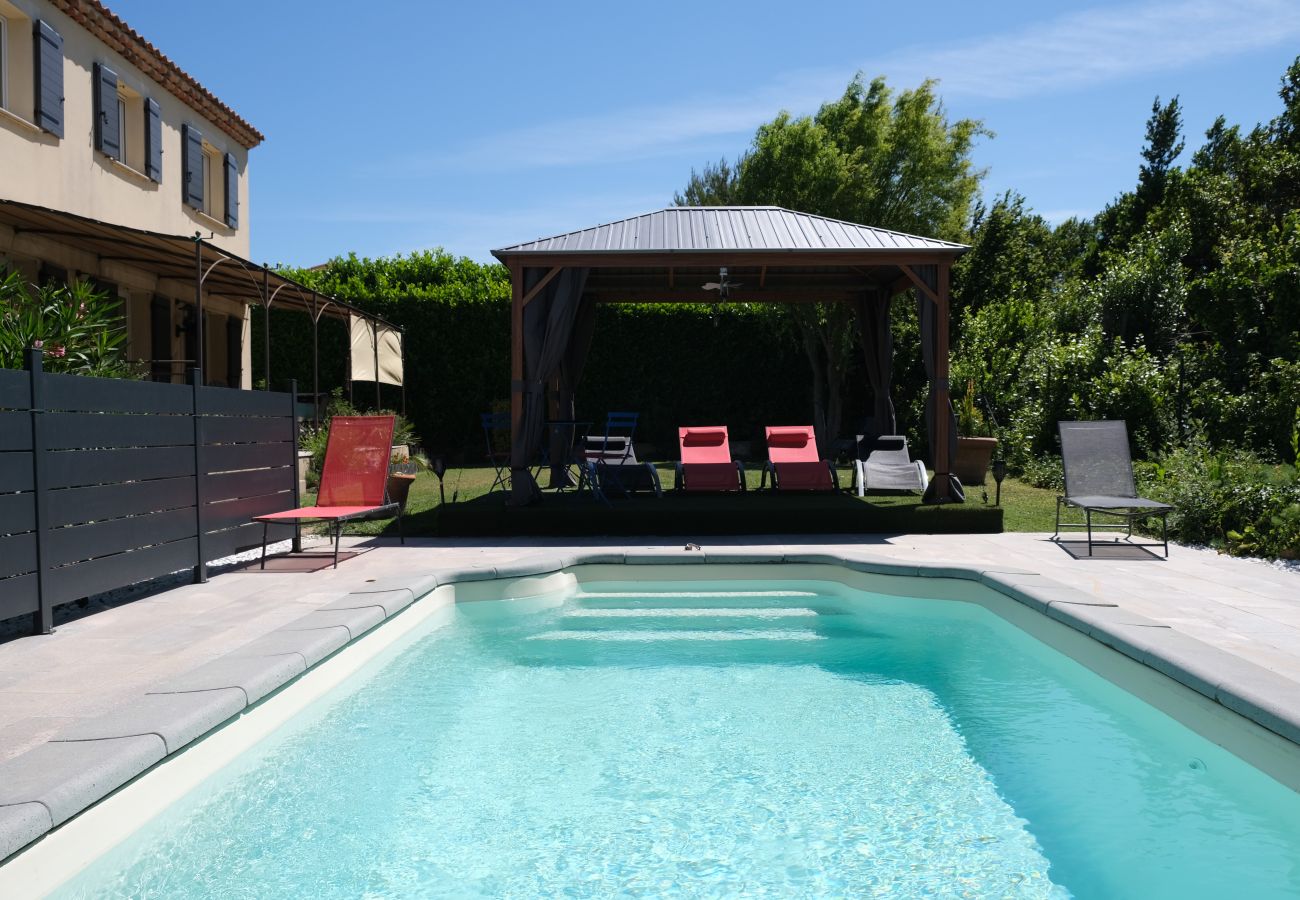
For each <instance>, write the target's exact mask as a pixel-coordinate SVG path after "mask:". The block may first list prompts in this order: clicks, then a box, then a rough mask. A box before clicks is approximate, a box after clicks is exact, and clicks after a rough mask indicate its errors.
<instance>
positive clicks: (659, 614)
mask: <svg viewBox="0 0 1300 900" xmlns="http://www.w3.org/2000/svg"><path fill="white" fill-rule="evenodd" d="M818 615H819V613H818V612H817V610H815V609H809V608H808V607H806V606H667V607H665V606H652V607H642V606H626V607H620V606H613V607H596V608H579V609H572V610H569V611H568V612H566V613H565V614H564V617H565V618H566V619H660V618H701V617H705V618H719V619H721V618H754V619H804V618H814V617H816V616H818Z"/></svg>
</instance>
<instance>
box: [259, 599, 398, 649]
mask: <svg viewBox="0 0 1300 900" xmlns="http://www.w3.org/2000/svg"><path fill="white" fill-rule="evenodd" d="M386 618H388V615H387V613H386V612H385V610H384V608H383V607H382V606H379V605H378V604H371V605H369V606H360V607H352V608H350V609H318V610H316V611H315V612H309V613H307V615H305V616H303V617H302V618H301V619H295V620H293V621H292V622H290V623H289V624H288V625H281V626H280V629H279V630H280V631H317V630H319V629H323V628H335V627H340V626H341V627H343V628H346V629H347V630H348V640H349V641H352V640H356V639H357V638H359V637H361V635H363V634H365V633H366V632H367V631H369V630H370V629H372V628H374V627H375V626H376V625H378V624H379V623H380V622H382V621H384V619H386Z"/></svg>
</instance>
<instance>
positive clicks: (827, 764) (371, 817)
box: [62, 581, 1300, 898]
mask: <svg viewBox="0 0 1300 900" xmlns="http://www.w3.org/2000/svg"><path fill="white" fill-rule="evenodd" d="M526 610H531V611H526ZM617 894H626V895H646V894H654V895H670V896H671V895H678V896H736V895H742V894H743V895H749V896H774V897H788V896H819V897H820V896H845V895H888V896H918V895H926V896H930V895H936V896H966V897H990V896H999V897H1058V896H1059V897H1065V896H1077V897H1104V898H1118V897H1142V898H1150V897H1178V898H1195V897H1227V896H1232V897H1251V898H1268V897H1284V896H1296V895H1297V894H1300V796H1298V795H1296V794H1294V793H1293V792H1291V791H1288V790H1286V789H1285V788H1283V787H1281V786H1280V785H1278V784H1277V783H1276V782H1273V781H1272V780H1270V779H1268V778H1267V777H1266V776H1265V775H1263V774H1261V773H1260V772H1258V771H1257V770H1255V769H1252V768H1251V767H1249V766H1247V765H1246V764H1245V763H1243V762H1241V761H1240V760H1238V759H1237V758H1235V757H1233V756H1231V755H1229V754H1228V753H1227V752H1225V751H1223V750H1221V749H1220V748H1218V747H1217V746H1215V745H1214V744H1212V743H1210V742H1209V741H1207V740H1205V739H1203V738H1201V737H1199V736H1197V735H1196V734H1194V733H1193V732H1191V731H1189V730H1188V729H1186V728H1184V727H1183V726H1181V725H1179V724H1178V723H1176V722H1174V721H1173V720H1172V719H1170V718H1168V717H1167V716H1165V715H1164V714H1163V713H1160V712H1158V711H1157V710H1155V709H1153V708H1152V707H1150V706H1147V705H1145V704H1143V703H1142V702H1140V701H1139V700H1137V699H1136V698H1134V697H1133V696H1131V695H1129V694H1127V693H1125V692H1123V691H1121V690H1119V689H1118V688H1116V687H1115V686H1113V685H1111V684H1110V683H1109V682H1107V681H1105V680H1103V679H1101V678H1100V677H1098V676H1096V675H1095V674H1093V673H1092V672H1090V671H1088V670H1087V669H1085V668H1083V667H1082V666H1080V665H1078V664H1077V663H1075V662H1073V661H1072V660H1070V659H1068V658H1067V657H1065V656H1063V655H1061V654H1059V653H1057V652H1056V651H1054V650H1052V649H1050V648H1048V647H1047V646H1046V645H1044V644H1042V643H1041V642H1039V641H1036V640H1035V639H1033V638H1031V637H1029V636H1028V635H1026V634H1025V633H1023V632H1021V631H1020V630H1018V629H1017V628H1015V627H1014V626H1012V625H1010V624H1008V623H1006V622H1005V621H1003V620H1002V619H1000V618H998V617H997V616H996V615H994V614H993V613H991V612H989V611H988V610H986V609H984V608H982V607H980V606H977V605H975V604H968V603H960V602H949V601H935V600H923V599H914V598H899V597H892V596H886V595H880V594H872V593H866V592H862V591H857V590H853V589H849V588H845V587H843V586H840V585H837V584H832V583H829V582H770V581H769V582H698V583H694V584H683V583H681V582H666V583H657V584H656V583H645V582H637V583H633V582H620V583H613V582H606V583H588V584H585V585H583V586H582V587H581V588H580V589H578V590H577V591H575V592H574V593H573V594H571V595H568V596H565V597H564V598H563V602H562V604H561V605H558V606H555V607H552V608H545V609H540V610H538V609H537V608H536V606H528V605H526V604H511V603H493V602H482V603H466V604H461V605H460V606H459V607H458V609H457V612H456V617H455V618H454V620H453V621H452V623H451V624H449V625H446V626H444V627H442V628H439V629H438V630H436V631H431V632H430V633H429V634H428V635H427V636H425V637H423V638H422V639H421V640H419V641H418V642H415V643H414V644H412V645H411V646H409V647H407V648H405V649H403V650H401V652H399V653H395V654H393V656H392V657H391V658H390V659H387V660H385V661H384V662H383V664H382V665H376V666H375V667H374V668H373V669H372V670H370V672H369V673H368V674H367V675H366V676H365V677H359V678H357V679H354V683H352V684H349V685H347V686H346V687H345V688H344V689H340V690H338V691H336V692H335V693H334V694H333V695H331V696H328V697H326V698H323V699H322V701H320V702H319V703H318V705H317V707H315V708H314V709H313V710H311V711H310V714H304V715H303V716H301V717H299V720H298V721H295V722H293V723H290V724H289V725H287V726H286V727H285V728H283V729H281V732H280V733H279V734H277V735H276V736H275V737H274V738H272V739H270V740H268V741H266V742H264V743H263V745H261V746H259V748H258V750H257V751H256V752H254V753H250V754H247V758H245V759H242V760H241V761H240V763H238V764H237V765H234V766H231V767H229V768H228V769H227V770H224V771H223V772H221V773H219V774H217V775H215V776H213V777H212V778H211V779H209V781H208V782H207V783H206V784H205V785H204V787H203V788H202V789H200V790H198V791H196V792H194V794H192V795H191V796H189V797H187V798H185V799H184V800H182V801H180V802H178V803H176V804H174V805H173V806H172V807H171V808H169V809H168V810H167V811H166V812H165V813H164V814H162V815H161V816H160V817H158V818H157V819H155V820H154V821H153V822H152V823H151V824H150V825H149V826H148V827H146V828H144V829H142V830H141V831H140V832H138V833H137V834H136V835H134V836H133V837H132V838H130V839H129V840H128V841H126V842H125V843H123V844H122V845H120V846H119V847H118V848H116V849H115V850H113V851H111V852H110V853H109V854H107V855H106V856H105V857H103V858H101V859H100V860H99V861H97V862H96V863H94V864H93V865H92V866H91V867H90V868H88V869H87V870H86V871H84V872H83V873H82V874H81V875H80V876H79V877H78V878H76V879H75V880H74V882H73V883H71V884H69V885H67V886H66V888H65V890H64V891H63V894H62V895H63V896H76V897H80V896H93V897H99V896H114V897H116V896H131V897H167V898H179V897H210V896H223V897H276V898H279V897H372V898H382V897H397V896H434V897H437V896H448V897H466V896H510V897H551V896H559V895H568V896H580V897H605V896H610V895H617Z"/></svg>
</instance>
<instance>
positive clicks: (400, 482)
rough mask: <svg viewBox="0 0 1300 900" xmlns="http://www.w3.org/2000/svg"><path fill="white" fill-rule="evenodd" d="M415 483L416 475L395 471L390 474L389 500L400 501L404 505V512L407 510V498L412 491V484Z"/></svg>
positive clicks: (392, 501)
mask: <svg viewBox="0 0 1300 900" xmlns="http://www.w3.org/2000/svg"><path fill="white" fill-rule="evenodd" d="M414 483H415V476H414V475H406V474H403V473H400V472H395V473H393V474H392V475H389V476H388V500H389V502H391V503H398V504H400V505H401V507H402V512H406V498H407V495H409V494H410V493H411V485H412V484H414Z"/></svg>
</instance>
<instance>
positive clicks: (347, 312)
mask: <svg viewBox="0 0 1300 900" xmlns="http://www.w3.org/2000/svg"><path fill="white" fill-rule="evenodd" d="M0 224H3V225H5V226H7V227H9V228H11V229H12V230H13V231H14V233H15V236H21V235H32V236H36V237H44V238H49V239H51V240H54V241H57V242H59V243H63V244H67V245H68V246H70V247H72V248H73V249H75V250H78V251H81V252H85V253H90V254H93V255H94V256H95V258H96V259H97V260H98V261H100V262H119V263H123V264H126V265H130V266H135V267H138V268H140V269H143V270H145V271H148V272H149V273H151V274H153V275H155V276H156V277H158V278H166V279H169V280H173V281H176V282H179V283H184V282H186V281H188V282H190V283H191V284H193V286H194V303H195V311H196V314H197V315H196V328H197V335H196V336H197V353H198V359H197V360H195V362H197V363H198V367H199V368H200V369H203V363H204V354H205V352H206V347H205V342H204V337H203V298H204V292H205V291H206V293H207V295H208V296H210V297H215V298H224V299H230V300H235V301H237V302H240V303H256V304H257V305H258V306H260V307H262V309H263V310H264V311H265V312H266V313H267V315H266V316H265V317H264V323H263V334H264V337H265V342H264V343H265V347H264V355H263V362H264V366H265V369H266V380H267V389H268V390H269V389H270V384H271V350H270V348H271V320H270V310H271V306H272V304H274V303H276V302H277V301H278V302H280V304H281V308H296V309H299V310H300V311H302V312H305V313H307V314H308V315H309V316H310V317H311V320H312V372H313V376H312V377H313V385H312V389H313V395H318V394H319V393H320V348H319V341H318V339H319V327H320V320H321V318H322V317H323V316H325V315H327V314H328V315H331V316H333V317H336V318H341V319H347V318H349V317H351V316H358V317H361V318H364V319H366V320H368V321H369V322H370V323H371V325H372V328H371V330H372V333H374V332H375V329H374V326H376V325H381V326H384V327H386V328H389V329H392V330H394V331H397V332H398V333H399V334H400V335H402V338H403V347H404V346H405V332H404V330H403V329H401V328H399V327H397V326H396V325H394V324H393V323H391V322H389V321H388V320H387V319H385V318H383V317H382V316H377V315H375V314H373V313H369V312H366V311H364V310H362V309H359V308H358V307H356V306H354V305H352V304H350V303H347V302H345V301H343V300H339V299H337V298H335V297H324V296H322V295H321V294H320V293H319V292H316V291H313V290H311V289H310V288H308V287H306V286H305V285H302V284H300V283H298V282H297V281H294V280H293V279H292V278H288V277H286V276H284V275H282V274H280V273H279V272H277V271H276V270H274V269H272V268H271V267H270V266H269V265H266V264H258V263H254V262H251V261H249V260H247V259H244V258H242V257H240V256H238V255H237V254H234V253H231V252H230V251H228V250H224V249H222V248H220V247H218V246H217V245H216V244H214V243H212V242H211V241H210V240H209V239H206V238H204V237H203V235H202V233H201V232H196V233H195V234H194V235H191V236H181V235H169V234H161V233H158V232H153V231H147V230H144V229H139V228H131V227H128V226H124V225H114V224H111V223H107V222H101V221H98V220H95V219H90V218H87V217H85V216H79V215H76V214H74V213H68V212H62V211H60V210H54V209H49V208H46V207H41V206H34V205H32V204H27V203H20V202H18V201H14V200H4V199H0ZM226 264H230V265H229V266H226ZM259 274H260V278H259V277H258V276H259ZM282 293H283V294H284V296H283V297H281V294H282ZM404 398H405V386H404V385H403V399H404Z"/></svg>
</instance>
